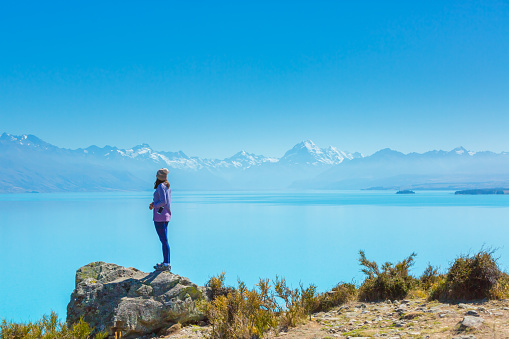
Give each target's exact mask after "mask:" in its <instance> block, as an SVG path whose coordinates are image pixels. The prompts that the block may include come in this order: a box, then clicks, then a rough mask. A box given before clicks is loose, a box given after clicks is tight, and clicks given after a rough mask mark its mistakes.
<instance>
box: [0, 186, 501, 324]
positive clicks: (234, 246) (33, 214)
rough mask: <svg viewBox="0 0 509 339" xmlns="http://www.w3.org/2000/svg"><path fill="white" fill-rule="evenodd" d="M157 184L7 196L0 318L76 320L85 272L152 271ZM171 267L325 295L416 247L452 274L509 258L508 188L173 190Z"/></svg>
mask: <svg viewBox="0 0 509 339" xmlns="http://www.w3.org/2000/svg"><path fill="white" fill-rule="evenodd" d="M151 197H152V193H151V192H136V193H62V194H10V195H0V272H1V278H0V318H6V319H8V320H11V319H12V320H15V321H21V320H23V321H26V320H35V319H38V318H39V317H40V316H41V315H42V314H49V312H50V311H51V310H54V311H56V312H57V313H58V314H59V316H60V318H62V319H65V316H66V306H67V303H68V302H69V298H70V294H71V292H72V290H73V288H74V275H75V271H76V269H78V268H79V267H81V266H83V265H85V264H87V263H90V262H93V261H105V262H112V263H116V264H119V265H123V266H131V267H136V268H138V269H140V270H143V271H151V270H152V266H153V265H154V264H155V263H157V262H160V261H161V260H162V255H161V246H160V243H159V239H158V238H157V235H156V232H155V230H154V225H153V222H152V214H151V211H149V210H148V204H149V203H150V201H151ZM172 213H173V216H172V221H171V222H170V225H169V231H168V234H169V239H170V247H171V259H172V260H171V261H172V271H173V272H175V273H177V274H180V275H183V276H187V277H189V278H190V279H191V280H192V281H193V282H195V283H197V284H200V285H202V284H204V283H205V282H206V281H207V280H208V278H210V277H211V276H213V275H216V274H218V273H221V272H222V271H224V272H226V276H227V282H228V283H229V284H235V282H236V281H237V278H239V279H241V280H243V281H245V282H246V283H247V284H248V286H253V285H254V284H255V283H256V282H257V281H258V278H260V277H262V278H271V279H273V278H275V277H276V275H279V276H283V277H285V278H286V279H287V281H288V282H290V283H291V284H292V285H293V286H295V287H296V286H298V284H299V282H302V283H304V284H309V283H314V284H316V285H317V286H318V288H319V290H321V291H325V290H328V289H330V288H331V287H333V286H334V285H335V284H336V283H338V282H340V281H346V282H351V281H355V282H357V283H358V282H360V281H362V279H363V275H362V273H361V272H360V267H359V265H358V262H357V259H358V252H359V250H360V249H363V250H365V251H366V255H367V257H368V259H375V260H377V261H379V262H382V261H392V262H394V261H398V260H400V259H403V258H404V257H406V256H408V255H409V254H411V253H412V252H414V251H415V252H416V253H417V258H416V263H415V266H414V267H413V269H412V273H414V274H416V275H420V274H421V273H422V271H423V270H424V268H425V267H426V266H427V264H428V263H431V264H432V265H434V266H440V267H441V268H442V270H445V269H446V268H447V267H448V265H449V263H450V262H451V261H452V260H453V259H454V258H455V257H456V256H458V255H459V254H466V253H472V252H474V251H477V250H479V249H481V248H482V247H483V246H484V247H492V248H498V250H497V252H496V255H497V256H498V257H500V259H499V263H500V265H501V267H502V268H503V269H506V268H507V265H508V264H509V248H507V247H506V246H505V244H506V242H507V236H508V235H509V230H508V226H509V222H508V220H509V196H507V195H505V196H504V195H486V196H480V195H478V196H458V195H454V193H453V192H444V191H422V192H421V191H418V192H417V194H415V195H396V194H394V191H324V192H263V193H262V192H182V191H173V195H172Z"/></svg>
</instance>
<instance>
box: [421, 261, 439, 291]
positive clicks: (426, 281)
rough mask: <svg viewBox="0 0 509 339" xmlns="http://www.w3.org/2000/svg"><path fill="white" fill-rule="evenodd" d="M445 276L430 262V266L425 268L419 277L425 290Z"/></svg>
mask: <svg viewBox="0 0 509 339" xmlns="http://www.w3.org/2000/svg"><path fill="white" fill-rule="evenodd" d="M442 278H443V276H442V275H441V274H440V273H438V268H437V267H433V266H431V264H428V267H426V269H425V270H424V273H423V274H422V275H421V277H420V278H419V284H420V286H421V288H422V289H423V290H425V291H428V290H430V289H431V288H432V287H433V286H435V285H436V284H437V283H438V282H439V281H440V280H441V279H442Z"/></svg>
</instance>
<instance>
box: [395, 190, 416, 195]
mask: <svg viewBox="0 0 509 339" xmlns="http://www.w3.org/2000/svg"><path fill="white" fill-rule="evenodd" d="M396 194H415V192H414V191H411V190H401V191H397V192H396Z"/></svg>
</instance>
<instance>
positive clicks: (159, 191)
mask: <svg viewBox="0 0 509 339" xmlns="http://www.w3.org/2000/svg"><path fill="white" fill-rule="evenodd" d="M163 185H164V184H160V185H159V186H157V196H158V198H159V200H158V201H155V199H154V208H159V207H161V206H164V205H168V203H169V201H167V199H166V194H164V188H163Z"/></svg>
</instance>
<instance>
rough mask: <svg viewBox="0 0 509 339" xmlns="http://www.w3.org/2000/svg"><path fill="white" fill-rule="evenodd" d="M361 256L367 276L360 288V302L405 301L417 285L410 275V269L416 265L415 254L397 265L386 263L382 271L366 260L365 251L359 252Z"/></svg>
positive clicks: (361, 262)
mask: <svg viewBox="0 0 509 339" xmlns="http://www.w3.org/2000/svg"><path fill="white" fill-rule="evenodd" d="M359 254H360V258H359V263H360V264H361V266H363V267H364V268H363V269H362V272H363V273H364V274H366V276H367V277H366V280H364V282H363V283H362V285H361V287H360V288H359V299H360V300H363V301H377V300H386V299H390V300H396V299H403V298H405V297H406V296H407V294H408V292H409V291H410V289H411V288H412V287H413V286H414V285H415V279H414V278H413V277H412V276H411V275H409V274H408V269H409V268H410V267H411V266H412V265H413V263H414V258H415V256H416V254H415V253H412V254H411V255H410V256H409V257H408V258H406V259H405V260H403V261H401V262H399V263H397V264H392V263H390V262H386V263H385V264H383V265H382V267H381V269H379V268H378V265H377V263H376V262H374V261H369V260H368V259H366V255H365V253H364V251H359Z"/></svg>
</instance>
